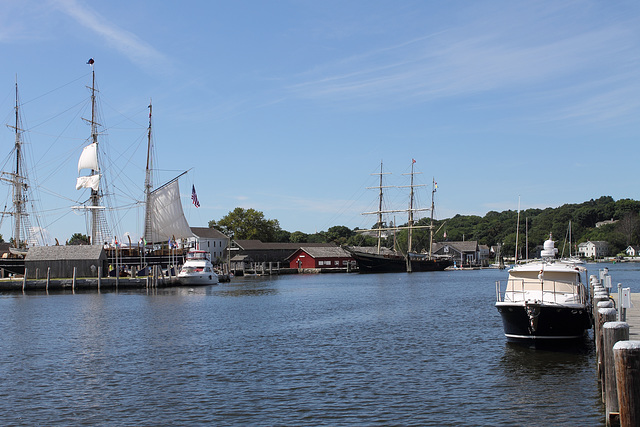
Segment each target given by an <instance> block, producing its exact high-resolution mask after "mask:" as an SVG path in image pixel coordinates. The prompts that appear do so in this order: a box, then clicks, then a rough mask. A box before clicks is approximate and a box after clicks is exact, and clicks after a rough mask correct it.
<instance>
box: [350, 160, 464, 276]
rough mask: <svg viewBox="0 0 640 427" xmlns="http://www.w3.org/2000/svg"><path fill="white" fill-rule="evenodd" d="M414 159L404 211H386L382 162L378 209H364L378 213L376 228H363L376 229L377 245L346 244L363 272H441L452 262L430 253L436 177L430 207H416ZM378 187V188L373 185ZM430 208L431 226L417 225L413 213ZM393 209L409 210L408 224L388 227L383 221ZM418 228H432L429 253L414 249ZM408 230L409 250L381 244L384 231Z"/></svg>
mask: <svg viewBox="0 0 640 427" xmlns="http://www.w3.org/2000/svg"><path fill="white" fill-rule="evenodd" d="M414 164H415V160H412V161H411V173H409V175H410V176H411V184H410V185H409V186H408V187H409V189H410V192H409V208H408V209H401V210H383V189H384V188H385V187H384V186H383V185H382V178H383V175H385V173H384V172H383V170H382V163H381V164H380V173H379V174H377V175H379V176H380V184H379V186H378V187H377V188H378V190H379V202H378V210H377V211H375V212H365V213H364V214H365V215H366V214H375V215H377V218H378V221H377V223H376V228H374V229H369V230H360V231H361V232H374V233H375V234H376V237H377V240H378V245H377V247H375V248H371V249H372V250H368V249H369V248H363V247H357V248H356V247H345V249H346V250H347V251H348V252H349V253H350V255H351V256H352V257H353V259H355V260H356V262H357V264H358V270H359V272H360V273H390V272H409V273H410V272H414V271H415V272H418V271H442V270H444V269H446V268H447V267H449V266H451V265H452V264H453V263H452V261H451V259H450V258H448V257H447V258H444V257H434V256H433V255H432V253H431V249H432V247H433V211H434V195H435V192H436V188H437V187H436V185H435V180H434V182H433V188H432V190H431V208H430V209H424V208H417V207H415V206H414V188H415V187H417V186H418V185H415V184H414V175H415V174H416V173H417V172H414ZM374 188H376V187H374ZM424 210H430V211H431V222H430V224H429V225H428V226H416V225H415V221H414V213H415V212H416V211H424ZM394 212H407V214H408V222H407V225H406V226H402V227H397V226H394V227H385V226H384V223H383V214H388V213H394ZM416 228H429V230H430V233H429V252H428V253H426V254H418V253H415V252H413V251H412V238H413V230H414V229H416ZM405 229H406V230H407V251H406V253H402V252H400V251H397V250H390V249H387V248H384V247H382V243H381V242H382V236H383V232H385V231H386V232H389V231H391V232H396V231H398V230H405Z"/></svg>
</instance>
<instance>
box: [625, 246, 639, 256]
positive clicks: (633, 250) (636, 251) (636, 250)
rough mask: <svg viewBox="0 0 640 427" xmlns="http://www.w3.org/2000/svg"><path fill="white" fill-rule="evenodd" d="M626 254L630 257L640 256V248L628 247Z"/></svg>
mask: <svg viewBox="0 0 640 427" xmlns="http://www.w3.org/2000/svg"><path fill="white" fill-rule="evenodd" d="M625 252H626V253H627V255H628V256H640V246H627V249H626V250H625Z"/></svg>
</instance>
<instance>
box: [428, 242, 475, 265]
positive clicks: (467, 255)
mask: <svg viewBox="0 0 640 427" xmlns="http://www.w3.org/2000/svg"><path fill="white" fill-rule="evenodd" d="M432 252H433V254H434V255H439V256H450V257H451V259H452V260H453V261H454V262H455V263H456V264H458V265H480V262H481V261H480V247H479V246H478V241H477V240H468V241H463V242H438V243H434V244H433V249H432ZM487 252H488V251H487Z"/></svg>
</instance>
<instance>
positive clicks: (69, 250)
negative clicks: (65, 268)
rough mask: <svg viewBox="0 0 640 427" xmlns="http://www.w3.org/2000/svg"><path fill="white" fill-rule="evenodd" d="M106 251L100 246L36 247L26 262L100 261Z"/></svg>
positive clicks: (28, 254) (32, 249)
mask: <svg viewBox="0 0 640 427" xmlns="http://www.w3.org/2000/svg"><path fill="white" fill-rule="evenodd" d="M103 253H104V249H103V248H102V246H99V245H65V246H34V247H32V248H29V251H28V252H27V256H26V257H25V261H50V260H87V259H100V258H101V257H103V256H106V255H103Z"/></svg>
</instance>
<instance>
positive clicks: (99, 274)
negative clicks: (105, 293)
mask: <svg viewBox="0 0 640 427" xmlns="http://www.w3.org/2000/svg"><path fill="white" fill-rule="evenodd" d="M100 285H102V267H98V290H100Z"/></svg>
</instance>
